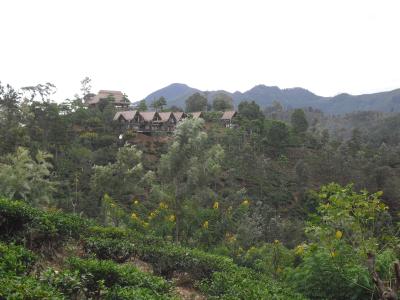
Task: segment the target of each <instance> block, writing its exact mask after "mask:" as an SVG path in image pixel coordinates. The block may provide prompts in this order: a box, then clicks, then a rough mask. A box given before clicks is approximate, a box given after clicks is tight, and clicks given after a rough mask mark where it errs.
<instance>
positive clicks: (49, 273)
mask: <svg viewBox="0 0 400 300" xmlns="http://www.w3.org/2000/svg"><path fill="white" fill-rule="evenodd" d="M85 280H86V278H85V277H81V276H80V275H79V272H78V271H70V270H63V271H61V272H59V271H56V270H54V269H52V268H48V269H47V270H46V271H44V272H42V274H41V275H40V282H42V283H43V284H45V285H48V286H51V287H53V288H55V289H57V290H59V291H60V292H62V293H63V295H65V296H67V297H68V299H79V297H80V295H81V294H82V293H83V292H85V284H84V282H85Z"/></svg>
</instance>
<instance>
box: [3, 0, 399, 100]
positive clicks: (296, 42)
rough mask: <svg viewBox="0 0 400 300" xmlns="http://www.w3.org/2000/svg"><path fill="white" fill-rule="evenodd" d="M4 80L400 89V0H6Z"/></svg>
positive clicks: (75, 86)
mask: <svg viewBox="0 0 400 300" xmlns="http://www.w3.org/2000/svg"><path fill="white" fill-rule="evenodd" d="M0 10H1V14H0V81H2V83H10V84H12V85H14V86H15V87H21V86H26V85H33V84H37V83H43V82H52V83H54V84H55V85H56V86H57V87H58V93H57V96H58V98H61V99H64V98H66V97H72V96H73V95H74V94H75V93H78V92H79V87H80V83H79V82H80V80H81V79H83V78H84V77H85V76H89V77H90V78H91V79H92V85H93V90H94V91H97V90H99V89H114V90H122V91H124V92H126V93H127V94H128V96H129V98H130V99H131V100H132V101H136V100H140V99H143V98H144V97H145V96H147V95H148V94H149V93H151V92H153V91H155V90H157V89H159V88H162V87H164V86H166V85H168V84H170V83H174V82H180V83H186V84H188V85H190V86H192V87H196V88H199V89H203V90H214V89H225V90H228V91H231V92H233V91H236V90H239V91H246V90H248V89H250V88H251V87H253V86H254V85H256V84H265V85H277V86H279V87H281V88H289V87H299V86H300V87H304V88H307V89H309V90H311V91H312V92H314V93H317V94H319V95H323V96H333V95H335V94H338V93H340V92H348V93H355V94H359V93H368V92H375V91H384V90H389V89H395V88H400V72H399V70H400V1H399V0H393V1H390V0H379V1H378V0H375V1H370V0H360V1H358V0H343V1H341V0H332V1H330V0H301V1H300V0H292V1H291V0H274V1H267V0H259V1H256V0H243V1H235V0H226V1H224V0H196V1H194V0H193V1H192V0H168V1H167V0H159V1H156V0H146V1H145V0H143V1H132V0H131V1H122V0H121V1H120V0H112V1H111V0H110V1H99V0H96V1H89V0H79V1H74V0H65V1H61V0H58V1H54V0H49V1H44V0H35V1H32V0H26V1H22V0H0Z"/></svg>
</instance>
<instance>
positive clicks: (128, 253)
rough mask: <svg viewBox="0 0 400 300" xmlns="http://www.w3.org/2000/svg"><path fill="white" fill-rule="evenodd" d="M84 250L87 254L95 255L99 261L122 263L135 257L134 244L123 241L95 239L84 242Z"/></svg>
mask: <svg viewBox="0 0 400 300" xmlns="http://www.w3.org/2000/svg"><path fill="white" fill-rule="evenodd" d="M83 247H84V250H85V252H86V253H88V254H95V255H96V257H97V258H99V259H112V260H114V261H116V262H119V263H123V262H125V261H126V260H127V259H129V258H130V257H132V256H133V255H135V253H136V251H135V244H134V243H132V242H129V241H126V240H124V239H112V238H96V237H91V238H87V239H85V240H84V245H83Z"/></svg>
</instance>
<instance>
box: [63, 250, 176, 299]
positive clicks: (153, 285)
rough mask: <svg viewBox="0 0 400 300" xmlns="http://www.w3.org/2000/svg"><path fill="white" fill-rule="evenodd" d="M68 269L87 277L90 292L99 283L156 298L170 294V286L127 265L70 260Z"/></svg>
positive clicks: (94, 289) (161, 279)
mask: <svg viewBox="0 0 400 300" xmlns="http://www.w3.org/2000/svg"><path fill="white" fill-rule="evenodd" d="M68 265H69V268H70V269H71V270H72V271H75V270H76V271H78V272H79V274H80V275H81V276H82V275H86V276H87V275H89V276H90V277H91V279H90V280H87V282H86V288H87V289H88V290H90V291H99V290H100V289H101V287H100V286H99V284H100V283H103V284H104V285H105V287H107V288H113V287H115V286H120V287H126V288H144V289H147V290H148V291H151V292H152V293H153V294H154V295H156V296H162V295H165V294H167V295H168V294H170V293H171V289H172V286H171V284H169V283H168V282H167V281H165V280H164V279H163V278H161V277H158V276H154V275H151V274H148V273H144V272H141V271H139V270H138V269H137V268H136V267H134V266H133V265H129V264H117V263H115V262H113V261H111V260H97V259H81V258H76V257H73V258H70V259H69V260H68Z"/></svg>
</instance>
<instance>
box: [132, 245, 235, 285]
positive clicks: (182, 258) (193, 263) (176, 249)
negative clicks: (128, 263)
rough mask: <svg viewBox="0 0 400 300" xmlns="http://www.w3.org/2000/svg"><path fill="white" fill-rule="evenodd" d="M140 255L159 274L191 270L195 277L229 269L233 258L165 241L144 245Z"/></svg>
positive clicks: (168, 274)
mask: <svg viewBox="0 0 400 300" xmlns="http://www.w3.org/2000/svg"><path fill="white" fill-rule="evenodd" d="M140 257H141V258H142V259H143V260H145V261H147V262H150V263H151V264H152V265H153V267H154V270H155V271H157V272H158V273H159V274H163V275H166V276H170V275H171V274H172V272H173V271H184V272H189V273H190V274H191V275H192V276H193V277H194V278H195V279H202V278H205V277H209V276H210V275H211V274H212V272H214V271H218V270H224V269H229V268H230V267H231V266H232V265H233V262H232V260H231V259H229V258H226V257H222V256H217V255H212V254H208V253H205V252H203V251H201V250H196V249H189V248H184V247H180V246H176V245H173V244H168V243H165V244H164V245H163V246H161V247H152V246H149V247H144V248H143V249H141V253H140Z"/></svg>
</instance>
